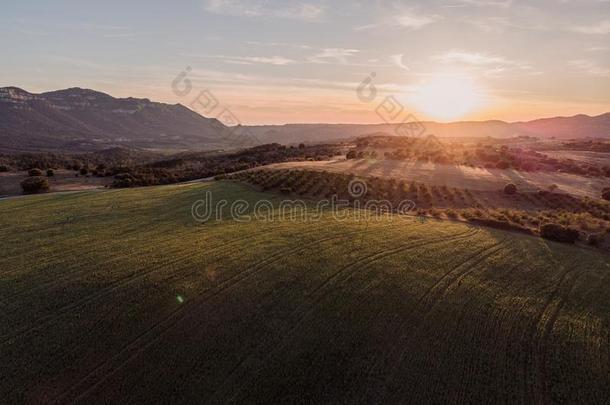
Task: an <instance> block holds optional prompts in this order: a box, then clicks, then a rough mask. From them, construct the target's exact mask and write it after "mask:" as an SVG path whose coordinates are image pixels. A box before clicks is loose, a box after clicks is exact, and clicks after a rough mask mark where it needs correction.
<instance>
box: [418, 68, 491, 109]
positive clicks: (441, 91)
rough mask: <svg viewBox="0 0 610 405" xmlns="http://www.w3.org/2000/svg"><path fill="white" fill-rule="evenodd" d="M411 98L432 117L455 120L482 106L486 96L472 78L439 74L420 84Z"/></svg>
mask: <svg viewBox="0 0 610 405" xmlns="http://www.w3.org/2000/svg"><path fill="white" fill-rule="evenodd" d="M410 99H411V102H412V103H413V104H414V106H415V108H417V109H418V110H419V111H421V112H422V113H424V114H427V115H429V116H430V118H433V119H440V120H454V119H458V118H461V117H463V116H464V115H466V114H468V113H470V112H472V111H474V110H476V109H477V108H480V107H481V106H482V104H483V99H484V96H483V93H482V90H481V89H480V88H479V87H478V86H477V85H476V83H475V82H474V80H472V78H469V77H463V76H460V77H453V76H439V77H435V78H433V79H431V80H430V81H428V82H425V83H423V84H421V85H419V86H418V87H417V88H416V89H415V91H414V92H413V93H412V96H411V97H410Z"/></svg>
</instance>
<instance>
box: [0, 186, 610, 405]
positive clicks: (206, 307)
mask: <svg viewBox="0 0 610 405" xmlns="http://www.w3.org/2000/svg"><path fill="white" fill-rule="evenodd" d="M206 192H210V193H211V195H212V196H213V199H214V201H219V200H223V199H224V200H226V201H228V204H229V205H230V204H231V202H232V201H235V200H238V199H243V200H244V201H247V202H249V204H250V207H252V206H253V205H254V203H255V202H256V201H258V200H260V199H269V200H270V201H271V202H272V203H274V204H275V203H278V202H279V199H280V198H281V197H280V196H279V195H275V194H269V193H263V192H257V191H254V190H253V189H252V188H250V187H249V186H246V185H242V184H238V183H232V182H226V181H220V182H209V183H194V184H183V185H172V186H161V187H151V188H140V189H124V190H108V191H98V192H77V193H70V194H49V195H36V196H29V197H25V198H19V199H12V200H4V201H0V212H1V213H2V215H1V216H0V229H1V233H0V244H1V246H2V255H1V256H0V317H1V318H0V353H1V356H2V357H1V359H2V363H1V364H0V398H1V400H0V402H2V403H60V404H64V403H83V404H90V403H210V404H212V403H288V402H290V403H312V402H314V403H345V404H353V403H462V402H468V403H516V404H525V403H560V402H571V403H576V402H578V403H599V404H602V403H607V400H608V398H610V294H609V293H608V292H609V291H610V259H609V257H608V256H607V255H606V254H604V253H602V252H600V251H597V250H592V249H584V248H579V247H576V246H572V245H565V244H558V243H554V242H550V241H547V240H544V239H540V238H536V237H530V236H527V235H521V234H516V233H507V232H504V231H500V230H492V229H487V228H481V227H473V226H469V225H466V224H464V223H459V222H450V221H437V220H431V219H428V220H422V219H419V218H414V217H409V216H398V215H388V216H385V217H383V218H378V219H370V220H367V221H363V220H357V219H356V218H354V217H352V216H350V215H347V216H346V217H345V218H343V219H342V220H339V219H336V218H335V217H333V215H331V213H330V212H324V213H323V214H322V216H321V218H319V219H317V220H309V221H301V220H292V219H290V218H287V217H286V216H282V215H280V213H278V212H274V215H275V216H274V220H267V221H262V220H252V221H247V222H246V221H237V220H235V219H231V218H230V217H229V215H228V208H226V209H225V210H223V211H222V213H223V218H222V220H211V221H208V222H206V223H200V222H197V221H195V220H194V219H193V217H192V215H191V207H192V204H193V203H194V202H196V201H197V200H200V199H202V198H204V195H205V194H206Z"/></svg>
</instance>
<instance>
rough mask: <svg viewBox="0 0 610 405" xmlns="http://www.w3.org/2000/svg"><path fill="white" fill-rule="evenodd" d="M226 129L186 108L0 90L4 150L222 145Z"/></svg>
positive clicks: (75, 92) (77, 92)
mask: <svg viewBox="0 0 610 405" xmlns="http://www.w3.org/2000/svg"><path fill="white" fill-rule="evenodd" d="M224 128H225V127H224V125H222V124H221V123H220V122H219V121H218V120H216V119H209V118H205V117H202V116H201V115H199V114H197V113H195V112H194V111H192V110H190V109H188V108H186V107H184V106H183V105H180V104H176V105H169V104H163V103H156V102H152V101H150V100H148V99H137V98H123V99H121V98H114V97H112V96H110V95H108V94H104V93H100V92H97V91H94V90H87V89H80V88H72V89H66V90H59V91H52V92H48V93H42V94H32V93H28V92H27V91H25V90H22V89H19V88H16V87H5V88H0V135H1V136H0V150H3V151H38V150H45V151H91V150H97V149H107V148H111V147H115V146H123V147H139V148H149V149H170V150H171V149H184V148H192V147H198V148H211V147H213V146H214V145H223V143H225V142H224V141H223V140H222V136H221V134H222V130H223V129H224Z"/></svg>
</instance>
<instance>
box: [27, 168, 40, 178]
mask: <svg viewBox="0 0 610 405" xmlns="http://www.w3.org/2000/svg"><path fill="white" fill-rule="evenodd" d="M28 176H30V177H37V176H42V170H40V169H37V168H33V169H30V170H28Z"/></svg>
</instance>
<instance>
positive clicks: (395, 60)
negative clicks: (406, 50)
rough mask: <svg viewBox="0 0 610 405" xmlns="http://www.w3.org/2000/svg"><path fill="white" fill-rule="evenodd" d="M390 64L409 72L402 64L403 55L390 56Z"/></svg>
mask: <svg viewBox="0 0 610 405" xmlns="http://www.w3.org/2000/svg"><path fill="white" fill-rule="evenodd" d="M390 58H391V59H392V62H393V63H394V64H395V65H396V66H398V67H399V68H401V69H403V70H411V69H409V67H408V66H407V65H405V63H404V62H403V58H404V55H403V54H402V53H399V54H396V55H392V56H390Z"/></svg>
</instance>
